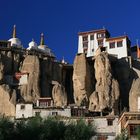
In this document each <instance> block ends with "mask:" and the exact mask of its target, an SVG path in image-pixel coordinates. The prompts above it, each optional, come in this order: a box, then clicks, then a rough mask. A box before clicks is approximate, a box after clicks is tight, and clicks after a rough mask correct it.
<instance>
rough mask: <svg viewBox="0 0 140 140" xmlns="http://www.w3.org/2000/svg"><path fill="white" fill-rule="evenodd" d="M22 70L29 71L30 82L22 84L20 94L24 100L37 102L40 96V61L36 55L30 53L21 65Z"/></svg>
mask: <svg viewBox="0 0 140 140" xmlns="http://www.w3.org/2000/svg"><path fill="white" fill-rule="evenodd" d="M21 72H23V73H24V72H25V73H28V83H27V84H25V85H21V86H20V88H19V89H20V94H21V97H22V98H23V100H24V101H26V102H35V101H36V100H37V99H38V98H39V97H40V88H39V76H40V63H39V58H38V57H37V56H35V55H28V56H27V57H26V58H25V59H24V61H23V65H22V67H21Z"/></svg>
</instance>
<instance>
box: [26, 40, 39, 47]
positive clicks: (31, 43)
mask: <svg viewBox="0 0 140 140" xmlns="http://www.w3.org/2000/svg"><path fill="white" fill-rule="evenodd" d="M37 49H38V48H37V43H36V42H35V41H34V40H33V39H32V41H31V42H30V43H29V47H28V48H27V50H37Z"/></svg>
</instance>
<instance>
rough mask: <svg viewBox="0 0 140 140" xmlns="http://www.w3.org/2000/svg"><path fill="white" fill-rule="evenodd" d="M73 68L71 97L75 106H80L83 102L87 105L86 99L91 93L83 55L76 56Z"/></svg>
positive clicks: (87, 67) (88, 74) (87, 69)
mask: <svg viewBox="0 0 140 140" xmlns="http://www.w3.org/2000/svg"><path fill="white" fill-rule="evenodd" d="M73 67H74V71H73V88H74V93H73V96H74V100H75V103H76V105H78V106H80V105H82V104H83V102H84V103H88V98H89V96H90V95H91V93H92V91H91V80H90V68H89V65H88V63H87V60H86V56H85V54H79V55H76V57H75V60H74V66H73Z"/></svg>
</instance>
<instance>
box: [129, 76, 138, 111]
mask: <svg viewBox="0 0 140 140" xmlns="http://www.w3.org/2000/svg"><path fill="white" fill-rule="evenodd" d="M129 95H130V96H129V110H130V111H132V112H135V111H138V109H140V104H139V103H138V100H139V102H140V78H137V79H136V80H134V81H133V83H132V87H131V90H130V93H129ZM138 106H139V107H138Z"/></svg>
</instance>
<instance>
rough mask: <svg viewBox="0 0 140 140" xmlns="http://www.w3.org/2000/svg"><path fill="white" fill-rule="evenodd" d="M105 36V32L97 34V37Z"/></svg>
mask: <svg viewBox="0 0 140 140" xmlns="http://www.w3.org/2000/svg"><path fill="white" fill-rule="evenodd" d="M104 37H105V34H104V33H99V34H97V38H104Z"/></svg>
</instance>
